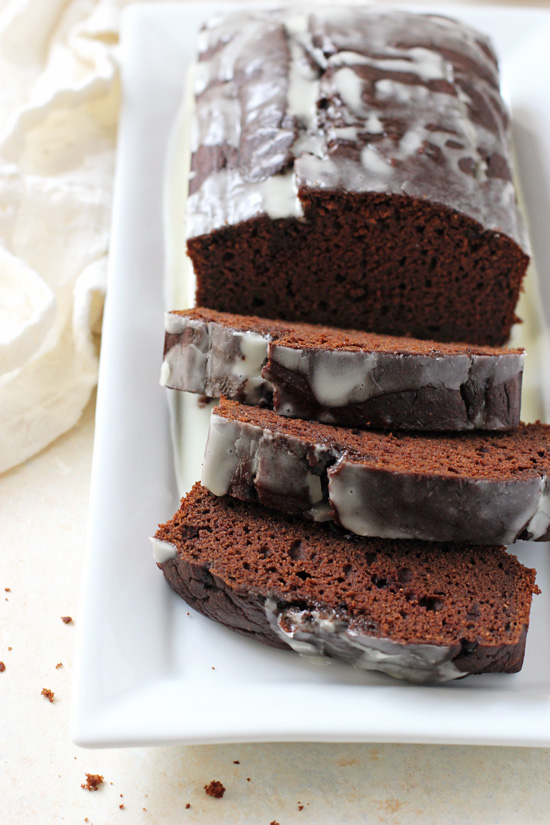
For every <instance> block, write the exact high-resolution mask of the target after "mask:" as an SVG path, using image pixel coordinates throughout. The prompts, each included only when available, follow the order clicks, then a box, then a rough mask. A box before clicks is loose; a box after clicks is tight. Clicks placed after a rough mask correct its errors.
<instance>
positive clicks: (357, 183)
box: [188, 8, 527, 249]
mask: <svg viewBox="0 0 550 825" xmlns="http://www.w3.org/2000/svg"><path fill="white" fill-rule="evenodd" d="M280 26H282V27H284V29H285V30H286V35H287V42H288V47H289V50H290V53H291V62H290V69H289V75H288V78H287V79H285V78H283V77H281V75H280V73H278V72H273V71H269V70H268V69H264V68H263V67H262V68H261V69H260V71H259V73H258V71H257V69H258V66H262V64H261V48H262V44H263V43H264V42H265V43H267V42H269V37H275V36H278V35H277V31H278V28H279V27H280ZM331 27H333V28H334V30H335V31H336V35H335V37H336V40H335V42H337V45H336V46H332V45H330V44H331V37H332V35H333V29H332V28H331ZM415 30H416V31H417V32H418V42H421V43H424V44H425V43H428V42H431V43H434V44H435V45H434V46H433V48H427V47H426V46H425V45H421V46H415V45H414V39H411V38H410V37H409V35H410V33H411V32H413V31H415ZM402 33H406V35H405V39H407V40H408V41H409V42H410V43H411V45H409V46H403V45H401V46H400V47H399V48H397V47H395V46H393V45H390V44H392V43H395V42H399V41H400V40H402V39H403V38H402V36H401V35H402ZM313 34H315V35H316V37H313ZM266 38H267V39H266ZM319 43H325V45H323V47H321V46H320V45H319ZM480 44H483V45H480ZM439 48H448V49H449V51H451V52H452V51H453V49H454V50H455V51H458V50H465V54H466V58H467V59H471V60H473V61H474V62H475V63H477V64H479V66H480V67H481V68H482V71H483V73H484V74H486V75H487V76H488V77H491V78H492V79H494V81H495V82H496V79H497V73H496V68H495V64H494V62H493V60H492V59H491V57H490V56H489V54H487V50H488V51H490V46H489V44H488V41H486V39H485V38H483V36H482V35H480V34H479V33H478V32H475V31H474V30H473V29H471V28H469V27H468V26H465V25H463V24H461V23H458V22H456V21H447V20H443V19H442V18H438V17H424V18H421V17H419V16H415V15H410V14H409V13H407V12H396V11H392V13H391V14H389V13H384V12H381V11H378V10H364V9H359V8H355V9H352V8H350V9H341V8H339V9H338V11H337V13H334V14H332V13H331V12H330V10H327V9H325V8H319V9H314V8H309V9H303V10H300V9H298V10H296V9H294V10H292V11H291V12H288V11H280V10H279V11H271V12H269V11H268V12H255V13H248V14H247V15H246V16H244V15H242V14H241V15H239V14H237V15H233V16H232V15H228V16H227V17H222V18H220V19H219V20H218V22H217V23H216V24H209V26H208V28H207V30H206V32H203V35H202V36H201V41H200V51H202V52H205V51H208V52H209V55H210V56H209V58H208V59H206V60H201V61H200V62H199V70H198V73H197V80H196V90H197V94H198V95H199V103H198V107H197V112H198V113H197V116H196V118H197V122H198V123H199V124H200V128H199V135H198V139H200V142H201V144H203V145H206V146H208V145H222V144H225V145H227V144H229V145H230V146H232V147H234V148H235V150H236V151H239V147H240V139H241V136H240V126H239V124H240V123H241V122H242V121H243V120H246V122H249V121H250V120H254V118H255V117H256V110H257V107H260V106H263V105H265V102H266V101H268V100H274V101H275V100H277V101H278V102H277V104H276V106H277V107H279V108H280V117H281V118H283V115H284V118H285V119H286V118H288V119H292V118H294V119H297V121H298V126H297V132H296V134H295V137H294V143H293V144H292V145H291V146H290V152H291V153H292V154H294V156H295V158H296V161H295V164H294V172H295V177H294V175H293V173H292V170H289V171H285V172H284V173H282V171H283V168H284V166H285V164H286V162H287V160H288V155H287V154H284V153H281V154H280V156H276V155H275V151H274V148H273V147H274V145H275V138H274V137H269V136H267V135H268V133H269V134H271V132H270V129H269V128H268V130H267V132H266V137H265V146H263V147H262V146H259V147H257V146H256V144H254V146H253V149H252V156H251V158H250V163H251V164H252V166H251V169H250V170H246V169H245V170H241V169H240V168H239V169H235V168H234V169H223V170H221V171H219V172H216V173H215V174H212V175H210V176H209V177H208V178H207V179H206V180H204V182H203V183H202V185H201V186H200V188H199V190H198V191H197V192H195V193H194V194H193V195H191V198H190V200H189V221H188V233H189V237H194V236H196V235H202V234H207V233H208V232H211V231H213V230H215V229H218V228H221V227H222V226H224V225H226V224H230V225H232V224H236V223H240V222H242V221H246V220H249V219H251V218H253V217H256V216H259V215H264V214H267V215H268V216H270V217H271V218H274V219H277V218H303V211H302V207H301V205H300V202H299V199H298V197H297V186H296V184H297V183H298V184H300V185H302V186H304V187H305V188H313V189H315V188H321V189H332V188H336V189H344V190H348V191H352V192H361V191H373V192H387V193H395V194H409V195H411V196H415V197H421V198H425V199H427V200H432V201H434V202H436V203H442V204H443V205H446V206H449V207H450V208H452V209H456V210H457V211H459V212H463V213H464V214H466V215H468V216H470V217H472V218H473V219H475V220H478V221H480V222H481V223H482V224H483V225H484V226H485V227H487V228H489V229H495V230H497V231H505V232H506V234H509V235H511V236H512V237H514V238H515V239H516V240H517V241H518V243H520V245H522V246H524V248H526V249H527V237H526V233H525V230H524V227H523V225H522V223H521V218H520V216H519V213H518V211H517V209H516V204H515V193H514V188H513V186H512V185H511V184H510V183H509V181H506V180H503V179H500V178H494V177H492V178H490V177H488V176H487V168H486V163H485V161H484V159H483V157H482V156H481V155H480V154H479V151H478V148H479V147H483V148H484V150H486V151H488V152H489V154H492V153H493V152H498V153H499V154H501V155H503V156H506V157H507V159H508V160H509V151H508V146H507V139H506V136H505V124H504V114H503V112H504V109H503V106H502V103H501V101H500V100H499V99H498V97H497V92H496V90H495V89H494V88H493V87H492V86H491V85H490V83H488V82H487V80H485V79H483V76H482V74H481V73H480V74H479V75H476V76H475V77H473V80H472V82H473V83H474V85H475V88H476V90H477V94H478V95H481V97H485V98H486V100H487V101H488V108H489V109H490V110H491V111H492V112H493V114H494V115H495V116H496V118H497V128H496V130H491V129H489V128H487V127H486V126H484V125H483V124H482V123H481V122H479V120H476V121H473V120H472V118H471V115H470V110H469V107H470V106H471V104H472V101H471V100H470V97H469V95H468V94H467V93H466V92H465V91H464V89H463V88H462V86H461V83H462V81H461V79H460V77H459V78H458V79H457V78H456V77H455V75H454V70H453V65H452V63H451V62H449V61H447V60H446V59H445V58H444V57H443V56H442V54H440V52H439V51H438V49H439ZM323 49H324V50H325V51H323ZM243 55H247V56H248V59H249V61H250V68H248V67H247V65H246V61H244V60H243ZM372 55H375V56H372ZM281 59H283V58H281ZM269 65H271V64H269ZM362 66H363V67H364V66H367V67H371V68H374V69H377V70H382V71H384V72H385V73H387V74H388V77H385V78H381V79H379V80H377V81H376V82H375V83H374V88H375V100H374V101H372V99H371V100H370V102H368V103H367V102H366V101H367V100H369V98H368V96H366V95H365V94H364V92H365V81H364V80H363V79H362V75H361V71H360V69H361V67H362ZM327 67H328V69H329V70H330V72H332V74H330V78H329V79H327V78H328V75H325V71H326V69H327ZM243 70H244V72H245V74H246V72H247V71H250V72H256V74H255V75H254V83H253V84H252V85H250V84H249V85H248V86H247V95H248V96H249V98H247V100H248V102H247V109H246V111H245V112H240V111H238V106H240V103H239V102H238V95H235V94H234V93H233V92H232V88H233V87H232V84H233V83H234V82H235V76H236V75H238V76H240V75H241V73H242V72H243ZM403 73H405V74H406V75H407V76H408V77H409V78H410V76H411V75H412V76H413V77H414V76H415V77H417V78H418V82H405V83H404V82H402V81H399V80H397V79H396V78H399V77H400V76H402V75H403ZM459 74H460V73H459ZM437 80H440V81H446V83H447V84H450V86H441V84H440V86H439V87H437V88H430V87H428V86H427V85H425V84H427V83H428V84H429V83H431V82H433V81H437ZM212 81H217V84H213V85H212V86H210V84H211V83H212ZM220 84H221V85H220ZM327 84H328V86H327ZM226 87H227V88H226ZM331 89H332V92H334V90H335V89H336V90H337V91H338V93H339V96H340V99H341V101H342V105H341V106H340V107H339V108H338V118H337V121H335V120H334V118H332V120H331V118H330V117H329V122H328V126H327V133H326V134H321V133H319V130H318V118H317V112H316V105H315V104H316V102H317V101H318V100H319V99H320V98H321V97H323V96H326V95H327V90H328V92H329V94H328V97H329V99H330V90H331ZM250 95H252V97H250ZM379 104H382V106H381V107H380V105H379ZM331 105H332V104H331ZM381 109H382V110H383V113H384V117H385V118H390V119H392V118H393V119H394V120H398V121H399V120H403V119H404V121H405V122H406V123H407V129H406V131H405V133H404V135H403V136H402V137H401V139H400V140H399V141H398V142H396V141H395V140H394V139H393V138H390V137H388V136H386V135H385V134H384V127H383V124H382V122H381V120H380V113H381ZM258 111H260V110H259V109H258ZM213 112H215V115H214V116H212V113H213ZM243 115H244V118H243ZM434 120H435V123H436V125H438V127H439V132H438V131H435V132H434V131H433V130H432V129H427V128H426V127H427V125H428V124H432V123H433V122H434ZM331 124H332V125H331ZM358 126H360V127H361V128H360V129H358ZM282 130H283V132H284V131H285V130H286V131H287V134H288V135H289V136H290V134H291V130H292V127H291V125H290V124H286V125H284V126H282ZM359 132H361V133H363V134H364V133H365V132H366V133H367V134H372V135H377V136H382V137H381V138H380V139H379V140H378V141H377V144H376V148H375V149H374V148H373V147H370V146H369V145H368V144H367V145H366V146H365V145H363V144H364V141H363V144H362V143H361V142H359V148H360V149H361V163H358V162H357V161H353V162H349V159H347V158H342V157H339V158H337V159H335V158H334V157H333V156H332V155H331V154H330V152H329V142H330V140H331V139H333V138H335V139H337V140H340V141H342V140H345V141H352V142H355V141H357V140H358V134H359ZM449 135H451V136H452V137H453V139H454V140H456V141H457V142H459V143H462V144H463V150H457V149H456V148H455V147H448V146H447V145H446V143H447V139H448V137H449ZM361 140H363V138H361ZM270 141H272V143H270ZM260 142H261V141H260ZM424 143H429V144H435V145H436V146H437V147H439V149H440V152H441V154H442V157H443V162H444V165H445V167H444V168H445V174H443V175H442V174H441V172H439V173H438V172H437V167H435V166H433V164H432V161H431V160H430V159H429V155H424V154H423V152H424V149H423V144H424ZM197 145H198V144H197ZM286 148H288V147H286ZM461 159H471V160H472V161H473V164H474V175H470V174H469V173H468V172H467V171H464V170H462V169H461V168H460V167H459V165H458V164H459V161H460V160H461ZM314 160H317V161H319V162H318V163H315V162H313V161H314ZM245 162H248V161H245ZM426 164H428V165H426ZM430 164H432V165H430ZM274 166H275V167H276V168H278V171H277V172H276V174H273V167H274ZM409 167H410V168H409ZM430 169H433V172H435V173H436V174H430V173H429V171H428V174H426V172H427V170H430ZM264 173H265V177H264ZM270 175H271V179H272V180H273V181H274V184H273V186H270V185H266V186H264V184H266V179H265V178H267V179H268V180H269V176H270ZM252 178H255V179H256V180H255V182H254V183H252V182H251V180H252ZM258 178H259V179H260V180H259V181H258V180H257V179H258ZM448 181H450V182H451V184H452V185H448ZM480 184H482V186H480ZM213 199H218V203H217V204H213V203H212V200H213Z"/></svg>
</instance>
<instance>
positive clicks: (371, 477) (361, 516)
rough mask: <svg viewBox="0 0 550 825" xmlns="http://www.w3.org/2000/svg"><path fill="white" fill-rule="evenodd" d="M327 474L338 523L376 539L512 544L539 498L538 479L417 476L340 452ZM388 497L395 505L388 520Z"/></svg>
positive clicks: (531, 513)
mask: <svg viewBox="0 0 550 825" xmlns="http://www.w3.org/2000/svg"><path fill="white" fill-rule="evenodd" d="M328 476H329V481H328V496H329V500H330V503H331V505H332V508H333V510H334V511H335V512H336V513H337V516H338V520H339V522H340V524H341V525H342V526H343V527H344V528H345V529H346V530H350V532H352V533H355V534H357V535H359V536H377V537H379V538H397V539H422V540H424V541H459V540H460V541H472V542H473V543H476V544H512V543H513V542H514V541H515V540H516V539H517V537H518V535H520V534H521V533H522V532H523V530H524V528H525V525H526V524H527V523H528V522H529V519H530V518H531V517H532V515H533V512H534V511H536V508H537V505H538V502H539V495H540V489H539V480H538V479H525V480H521V481H517V480H515V479H511V480H509V481H494V480H490V479H472V478H467V477H466V478H463V477H462V478H461V477H459V476H457V477H456V478H451V479H449V478H440V477H438V476H435V475H432V476H427V477H424V478H422V477H416V476H415V474H414V471H413V470H411V471H408V472H405V473H399V472H396V471H391V470H390V469H387V470H386V469H380V468H376V467H374V466H372V465H370V464H369V463H367V462H364V463H362V462H361V461H360V460H354V459H353V458H352V457H349V456H348V455H346V454H345V453H343V454H342V457H341V459H340V461H339V462H338V463H337V464H336V465H335V466H334V467H332V468H331V469H330V470H329V472H328ZM390 498H391V499H395V500H396V501H399V502H400V506H399V507H397V506H396V507H395V509H393V510H392V515H391V518H390V516H389V508H388V503H389V500H390ZM467 525H471V529H469V528H468V526H467ZM540 535H543V534H542V533H541V534H540Z"/></svg>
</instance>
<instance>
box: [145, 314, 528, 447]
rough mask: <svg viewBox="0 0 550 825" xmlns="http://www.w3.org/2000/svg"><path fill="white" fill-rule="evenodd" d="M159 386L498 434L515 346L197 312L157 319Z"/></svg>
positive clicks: (516, 398)
mask: <svg viewBox="0 0 550 825" xmlns="http://www.w3.org/2000/svg"><path fill="white" fill-rule="evenodd" d="M165 328H166V336H165V346H164V363H163V368H162V373H161V374H162V381H163V383H164V385H165V386H168V387H170V388H172V389H178V390H187V391H190V392H196V393H199V394H201V395H206V396H210V397H217V396H220V395H224V396H226V397H228V398H231V399H234V400H237V401H240V402H242V403H246V404H253V405H254V404H258V405H260V406H269V407H273V409H274V410H275V412H277V413H279V414H281V415H285V416H290V417H293V418H305V419H311V420H316V421H323V422H326V423H331V424H340V425H342V426H348V427H374V428H382V429H404V430H430V431H434V430H452V431H458V430H471V429H480V430H507V429H512V428H514V427H517V425H518V424H519V420H520V404H521V379H522V373H523V358H524V353H523V351H522V350H517V349H516V350H508V349H503V348H496V347H482V346H473V345H470V344H450V343H437V342H435V341H423V340H420V339H415V338H403V337H397V336H383V335H377V334H376V333H368V332H358V331H354V330H339V329H337V328H335V327H323V326H320V325H312V324H302V323H288V322H286V323H285V322H283V321H271V320H268V319H265V318H259V317H256V316H243V315H233V314H230V313H223V312H217V311H215V310H210V309H206V308H204V307H196V308H194V309H191V310H182V311H177V312H169V313H167V315H166V318H165Z"/></svg>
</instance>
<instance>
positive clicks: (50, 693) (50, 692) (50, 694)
mask: <svg viewBox="0 0 550 825" xmlns="http://www.w3.org/2000/svg"><path fill="white" fill-rule="evenodd" d="M40 695H41V696H45V697H46V699H48V701H50V702H53V697H54V696H55V693H54V692H53V690H50V689H49V688H42V690H41V691H40Z"/></svg>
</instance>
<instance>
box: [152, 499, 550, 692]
mask: <svg viewBox="0 0 550 825" xmlns="http://www.w3.org/2000/svg"><path fill="white" fill-rule="evenodd" d="M153 545H154V553H155V558H156V560H157V562H158V565H159V567H160V569H161V570H162V571H163V573H164V575H165V577H166V579H167V581H168V582H169V583H170V585H171V586H172V588H173V589H174V590H175V591H176V593H178V594H179V595H180V596H181V597H182V598H183V599H184V600H185V601H186V602H187V603H188V604H189V605H191V606H192V607H194V608H195V609H196V610H198V611H200V612H201V613H203V614H204V615H205V616H208V617H209V618H210V619H214V620H215V621H217V622H221V623H222V624H224V625H226V626H227V627H229V628H231V629H232V630H235V631H236V632H237V633H241V634H243V635H244V636H248V637H250V638H254V639H257V640H258V641H260V642H263V643H264V644H267V645H272V646H273V647H280V648H292V649H293V650H295V651H297V652H298V653H304V654H307V655H325V656H331V657H333V658H335V659H339V660H341V661H343V662H347V663H349V664H352V665H355V666H356V667H359V668H364V669H366V670H381V671H383V672H385V673H387V674H389V675H390V676H395V677H397V678H400V679H408V680H410V681H413V682H443V681H448V680H451V679H459V678H461V677H464V676H467V675H468V674H471V673H486V672H503V673H515V672H516V671H518V670H520V668H521V666H522V662H523V656H524V650H525V639H526V634H527V629H528V626H529V611H530V605H531V598H532V594H533V593H536V592H538V588H537V586H536V585H535V571H534V570H531V569H528V568H525V567H523V566H522V565H521V564H520V563H519V562H518V560H517V559H516V557H515V556H513V555H510V554H508V553H507V552H506V551H505V550H504V548H502V547H476V548H468V547H464V546H460V545H442V544H436V545H428V544H426V543H423V542H418V541H390V540H384V539H365V538H359V537H357V536H351V535H349V534H344V533H342V532H340V531H338V530H337V529H336V528H335V527H333V526H330V525H321V524H308V523H306V522H304V521H302V520H301V519H297V518H295V517H292V516H284V515H282V514H280V513H275V512H270V511H269V510H265V509H263V508H260V507H258V506H257V505H252V504H248V505H247V504H244V503H243V502H240V501H236V500H235V499H232V498H229V497H224V498H217V497H216V496H213V495H212V494H211V493H209V492H208V491H207V490H205V489H204V488H203V487H201V486H200V485H199V484H196V485H195V486H194V487H193V489H192V490H191V492H190V493H189V495H188V496H187V497H186V498H184V499H183V500H182V502H181V507H180V509H179V511H178V512H177V513H176V514H175V516H174V517H173V518H172V519H171V520H170V521H169V522H168V523H167V524H163V525H161V526H160V527H159V529H158V531H157V533H156V535H155V537H154V539H153Z"/></svg>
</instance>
